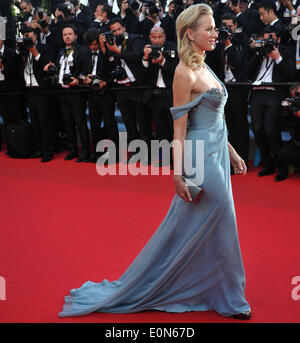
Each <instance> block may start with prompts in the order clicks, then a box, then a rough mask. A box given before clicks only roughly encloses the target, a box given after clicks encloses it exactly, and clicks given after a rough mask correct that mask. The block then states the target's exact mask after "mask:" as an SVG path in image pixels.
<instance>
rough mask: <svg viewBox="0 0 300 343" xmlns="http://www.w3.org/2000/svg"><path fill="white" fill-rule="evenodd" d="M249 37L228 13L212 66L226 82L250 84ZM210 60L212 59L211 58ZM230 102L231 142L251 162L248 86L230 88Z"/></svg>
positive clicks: (228, 110)
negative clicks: (249, 155)
mask: <svg viewBox="0 0 300 343" xmlns="http://www.w3.org/2000/svg"><path fill="white" fill-rule="evenodd" d="M248 42H249V38H248V37H247V35H246V34H245V33H244V32H243V31H240V28H238V27H237V19H236V17H235V15H234V14H233V13H229V12H228V13H226V14H224V15H223V16H222V18H221V27H220V28H219V36H218V44H217V46H216V49H215V50H214V51H213V52H212V53H208V56H210V55H214V56H215V57H214V58H215V62H213V63H212V64H213V65H212V67H213V69H214V70H215V71H216V74H217V75H218V77H219V78H220V80H222V81H223V82H226V83H229V82H230V83H234V82H248V81H249V79H248V76H247V69H246V68H247V57H248V49H249V48H248ZM208 60H209V58H208ZM227 89H228V100H227V103H226V105H225V119H226V124H227V128H228V131H229V142H230V143H231V145H232V146H233V147H234V149H235V150H236V151H237V153H238V154H239V155H240V156H241V157H242V158H243V160H244V161H245V163H246V164H247V163H248V154H249V127H248V120H247V109H248V104H247V97H248V92H249V89H248V87H235V86H229V87H228V88H227Z"/></svg>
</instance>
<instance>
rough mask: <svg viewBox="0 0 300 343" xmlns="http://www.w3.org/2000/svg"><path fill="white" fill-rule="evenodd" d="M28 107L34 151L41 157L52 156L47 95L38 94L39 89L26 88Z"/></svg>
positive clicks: (51, 131)
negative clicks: (37, 151) (38, 152)
mask: <svg viewBox="0 0 300 343" xmlns="http://www.w3.org/2000/svg"><path fill="white" fill-rule="evenodd" d="M27 91H28V107H29V115H30V121H31V126H32V130H33V137H34V142H35V145H36V149H37V150H39V151H40V152H41V154H42V155H43V156H53V154H54V131H53V124H54V120H53V113H52V111H51V102H50V98H49V95H48V94H39V93H40V92H41V91H42V90H40V88H39V87H32V88H28V89H27Z"/></svg>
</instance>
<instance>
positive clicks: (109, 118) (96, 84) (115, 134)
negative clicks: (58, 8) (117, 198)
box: [84, 29, 119, 163]
mask: <svg viewBox="0 0 300 343" xmlns="http://www.w3.org/2000/svg"><path fill="white" fill-rule="evenodd" d="M84 41H85V42H86V43H87V45H88V47H89V54H88V58H87V61H86V64H85V70H84V75H86V79H85V81H84V83H85V85H87V86H89V87H91V88H92V89H93V92H92V93H91V94H89V98H88V103H89V117H90V124H91V135H92V148H93V155H92V156H91V162H93V163H96V162H97V159H98V158H99V157H100V156H101V153H99V152H96V147H97V143H98V142H99V141H100V140H103V139H104V138H107V137H108V138H109V139H110V140H111V141H113V142H114V144H115V146H116V149H117V151H116V156H117V158H118V156H119V153H118V145H119V130H118V125H117V122H116V119H115V94H114V92H110V91H108V92H105V89H106V87H107V86H108V85H109V83H111V82H112V80H111V77H110V76H109V75H108V73H107V70H106V68H105V64H104V63H105V61H104V56H103V54H102V52H101V49H100V43H99V33H98V31H97V30H95V29H89V30H88V31H87V32H86V33H85V35H84ZM102 120H103V121H104V130H105V133H106V134H107V136H103V134H102V132H101V121H102Z"/></svg>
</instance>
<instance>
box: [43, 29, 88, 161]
mask: <svg viewBox="0 0 300 343" xmlns="http://www.w3.org/2000/svg"><path fill="white" fill-rule="evenodd" d="M62 39H63V41H64V44H65V48H64V49H63V50H62V51H61V52H60V54H59V56H58V59H57V62H56V65H57V69H58V70H57V73H58V83H59V85H60V88H61V89H64V90H68V92H65V93H64V92H62V93H61V94H59V101H60V107H61V112H62V114H63V117H64V123H65V128H66V134H67V144H68V150H69V152H68V154H67V155H66V157H65V160H66V161H67V160H72V159H74V158H76V157H78V144H77V133H76V127H77V130H78V133H79V137H80V141H81V145H82V148H81V152H80V156H79V158H77V159H76V162H83V161H85V162H88V161H89V160H90V138H89V131H88V127H87V118H86V100H87V99H86V95H85V94H81V93H79V92H72V89H74V90H76V88H77V89H78V84H79V76H80V74H82V73H83V71H84V65H85V64H86V63H87V53H88V50H87V49H86V48H84V47H82V46H80V45H78V44H77V43H76V39H77V30H76V28H75V27H74V26H73V25H70V24H66V25H65V26H64V27H63V29H62ZM49 67H50V68H51V67H53V63H52V62H51V63H49V64H48V65H47V66H46V67H45V70H46V71H48V72H49Z"/></svg>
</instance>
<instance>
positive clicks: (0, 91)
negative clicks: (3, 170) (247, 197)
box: [0, 0, 300, 181]
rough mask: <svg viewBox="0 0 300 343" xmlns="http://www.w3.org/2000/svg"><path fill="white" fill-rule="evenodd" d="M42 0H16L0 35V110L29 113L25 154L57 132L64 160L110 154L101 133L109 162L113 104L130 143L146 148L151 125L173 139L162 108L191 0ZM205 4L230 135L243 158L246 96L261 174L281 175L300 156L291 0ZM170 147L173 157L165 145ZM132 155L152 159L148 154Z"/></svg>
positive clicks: (41, 154)
mask: <svg viewBox="0 0 300 343" xmlns="http://www.w3.org/2000/svg"><path fill="white" fill-rule="evenodd" d="M44 3H45V2H44ZM46 3H47V5H48V8H47V10H46V9H44V8H42V7H41V6H42V1H38V0H36V1H34V0H31V1H30V0H21V1H16V5H17V6H18V7H19V8H20V15H17V16H15V20H16V23H15V27H16V35H13V36H11V35H7V37H6V41H3V40H1V39H0V97H1V102H0V114H1V115H2V117H3V121H4V127H5V128H8V127H9V126H10V125H13V124H15V123H17V122H19V121H20V120H23V121H25V122H27V121H28V116H29V118H30V126H31V129H32V132H33V138H34V147H35V150H34V151H33V152H32V153H31V156H30V157H32V158H35V157H38V158H41V162H48V161H51V160H52V159H53V155H54V154H55V152H57V151H59V149H60V148H61V147H60V146H61V144H62V142H63V143H64V144H65V145H66V148H67V150H68V153H67V155H66V156H65V160H71V159H75V160H76V162H83V161H85V162H89V161H90V162H94V163H95V162H96V161H97V160H98V159H99V158H104V159H105V161H106V163H109V161H110V159H109V158H108V156H109V153H110V150H109V149H106V150H105V151H104V152H99V151H97V149H96V147H97V143H98V142H99V141H100V140H101V139H105V138H108V139H110V140H112V141H113V142H114V144H115V146H116V149H117V151H116V152H117V153H116V159H115V160H113V161H114V162H118V160H117V159H118V156H119V153H118V148H119V131H118V125H117V121H116V118H115V108H116V104H117V107H118V109H119V110H120V113H121V116H122V121H123V123H124V125H125V127H126V131H127V137H128V143H130V142H132V141H133V140H135V139H142V140H144V141H145V142H146V144H147V145H148V147H149V149H148V151H149V153H151V148H150V144H151V139H153V134H154V135H155V137H156V139H159V140H164V139H165V140H167V141H169V142H171V141H172V137H173V122H172V118H171V114H170V110H169V109H170V107H171V106H172V82H173V75H174V71H175V68H176V66H177V64H178V62H179V58H178V54H177V49H176V29H175V23H176V18H177V16H178V15H179V14H180V13H181V12H182V11H183V10H184V8H186V7H187V6H190V5H191V4H193V3H197V1H193V0H186V1H182V0H174V1H171V2H168V3H167V2H166V1H162V0H160V1H153V0H143V1H140V0H119V1H118V3H117V8H118V11H116V10H114V11H113V8H115V6H114V4H113V0H111V1H108V2H107V1H105V0H101V1H100V0H98V1H97V0H93V1H85V2H84V3H85V4H83V1H82V3H80V1H78V0H71V1H51V2H50V1H49V2H46ZM207 3H208V4H209V5H210V6H212V8H213V10H214V18H215V22H216V27H217V28H218V33H219V36H218V43H217V46H216V49H215V50H214V51H212V52H208V53H207V55H206V63H207V64H208V65H209V66H210V67H211V68H212V69H213V70H214V72H215V73H216V74H217V76H218V77H219V78H220V80H222V81H223V82H225V83H226V84H227V89H228V101H227V104H226V107H225V119H226V123H227V127H228V133H229V141H230V142H231V144H232V145H233V147H234V148H235V149H236V151H237V152H238V153H239V155H240V156H241V157H242V158H243V159H244V160H245V162H246V164H248V158H249V124H248V119H247V113H248V105H250V106H249V109H250V115H251V125H252V130H253V133H254V135H255V142H256V145H257V147H258V148H259V151H260V154H261V160H262V164H263V168H262V170H260V172H259V173H258V175H259V176H265V175H269V174H273V173H276V175H275V180H276V181H281V180H284V179H286V178H287V176H288V165H289V164H293V165H295V166H297V167H300V119H299V117H300V96H299V94H300V84H299V83H297V81H299V80H300V79H299V75H300V74H299V70H300V57H299V54H300V52H299V51H300V44H299V38H298V36H299V35H298V32H297V30H298V29H299V28H298V25H299V23H298V16H297V11H298V12H299V14H300V0H281V1H273V0H264V1H262V2H256V1H254V2H251V3H249V2H248V0H231V1H229V0H228V1H223V0H220V1H207ZM0 5H1V3H0ZM298 7H299V9H298ZM116 12H118V13H116ZM297 66H298V68H299V69H297ZM240 83H244V85H240ZM246 83H248V86H247V85H246ZM282 83H283V84H284V85H280V84H282ZM288 83H293V85H292V86H289V84H288ZM235 84H237V85H235ZM250 84H251V86H250ZM24 91H25V92H24ZM6 93H7V94H6ZM87 106H88V113H89V122H90V132H89V129H88V123H87V116H86V110H87ZM27 108H28V109H29V115H28V113H27V110H26V109H27ZM102 123H103V124H102ZM102 126H103V127H102ZM283 128H284V129H288V130H290V132H291V135H292V138H291V140H290V141H289V142H283V141H282V135H281V132H282V130H283ZM153 129H154V130H153ZM0 132H1V131H0ZM8 134H9V133H8V132H7V135H8ZM77 135H78V136H79V139H78V136H77ZM64 137H65V140H64ZM7 138H8V137H7ZM78 141H80V143H81V149H79V147H78ZM0 144H1V137H0ZM132 154H133V153H132ZM131 157H132V155H130V156H128V161H130V158H131ZM169 158H170V159H169V161H170V165H171V167H172V151H171V149H170V156H169ZM141 163H143V164H145V165H147V164H149V163H151V156H150V154H149V155H148V156H143V157H142V160H141ZM163 163H164V161H160V162H159V165H163Z"/></svg>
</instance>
